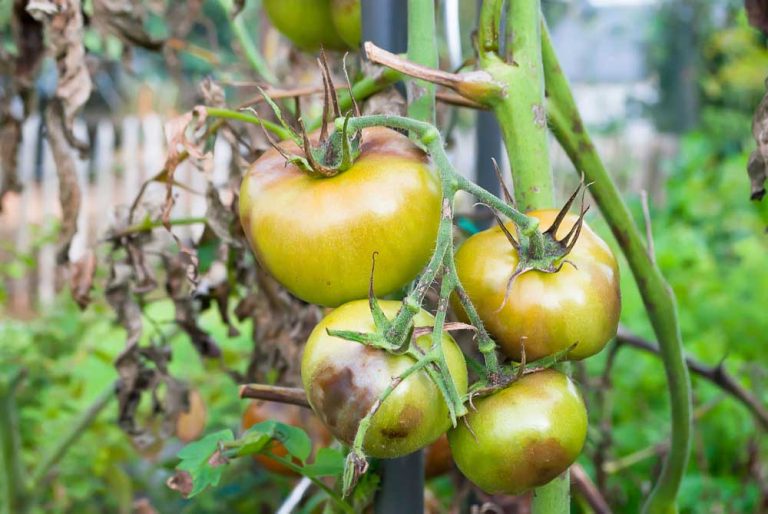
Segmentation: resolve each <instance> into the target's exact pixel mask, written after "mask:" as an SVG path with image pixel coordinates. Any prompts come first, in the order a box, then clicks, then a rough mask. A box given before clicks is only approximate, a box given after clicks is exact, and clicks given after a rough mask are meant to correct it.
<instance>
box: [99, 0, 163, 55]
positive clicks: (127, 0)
mask: <svg viewBox="0 0 768 514" xmlns="http://www.w3.org/2000/svg"><path fill="white" fill-rule="evenodd" d="M146 14H147V13H146V10H145V9H144V2H141V1H138V0H93V18H92V22H93V23H94V24H95V25H97V26H100V27H102V28H103V29H104V30H106V31H109V32H111V33H112V34H114V35H116V36H117V37H118V38H120V39H121V40H122V41H123V42H125V43H128V44H129V45H133V46H139V47H142V48H146V49H147V50H155V51H156V50H160V49H161V48H162V47H163V45H164V44H165V41H163V40H158V39H155V38H153V37H152V36H150V35H149V34H147V31H146V30H145V29H144V21H145V19H146Z"/></svg>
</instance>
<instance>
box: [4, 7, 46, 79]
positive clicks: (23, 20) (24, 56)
mask: <svg viewBox="0 0 768 514" xmlns="http://www.w3.org/2000/svg"><path fill="white" fill-rule="evenodd" d="M27 3H28V2H27V0H14V2H13V16H12V18H11V28H12V30H13V36H14V42H15V43H16V50H17V56H16V61H15V69H14V74H13V80H14V81H15V82H16V84H17V85H18V87H19V89H21V90H26V89H30V88H31V87H32V85H33V82H34V78H35V75H36V74H37V68H38V66H39V65H40V62H41V61H42V59H43V54H44V52H45V47H44V41H43V24H42V23H40V22H39V21H38V20H36V19H35V18H33V17H32V16H31V15H30V14H29V13H28V12H27V9H26V7H27Z"/></svg>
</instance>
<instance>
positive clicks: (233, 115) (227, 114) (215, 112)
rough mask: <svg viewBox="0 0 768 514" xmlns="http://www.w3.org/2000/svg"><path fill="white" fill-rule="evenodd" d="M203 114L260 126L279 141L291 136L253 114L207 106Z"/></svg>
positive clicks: (281, 128)
mask: <svg viewBox="0 0 768 514" xmlns="http://www.w3.org/2000/svg"><path fill="white" fill-rule="evenodd" d="M205 112H206V113H207V115H208V116H210V117H212V118H221V119H225V120H232V121H242V122H243V123H250V124H252V125H261V126H262V127H264V128H265V129H266V130H268V131H270V132H272V133H273V134H274V135H276V136H277V137H278V138H280V139H289V138H290V137H291V134H290V133H289V132H288V131H287V130H286V129H285V128H283V127H281V126H280V125H278V124H276V123H272V122H271V121H267V120H262V119H261V118H259V117H257V116H254V115H253V114H248V113H247V112H241V111H233V110H231V109H224V108H221V107H208V106H206V107H205Z"/></svg>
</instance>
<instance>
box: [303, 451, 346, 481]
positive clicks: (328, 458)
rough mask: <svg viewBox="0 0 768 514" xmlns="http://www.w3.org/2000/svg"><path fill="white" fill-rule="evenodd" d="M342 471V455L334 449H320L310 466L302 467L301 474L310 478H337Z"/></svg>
mask: <svg viewBox="0 0 768 514" xmlns="http://www.w3.org/2000/svg"><path fill="white" fill-rule="evenodd" d="M343 471H344V454H343V453H341V451H339V450H336V449H334V448H320V449H319V450H318V451H317V455H315V461H314V462H313V463H312V464H307V465H306V466H304V469H303V474H304V475H306V476H308V477H310V478H316V477H330V476H338V475H341V473H342V472H343Z"/></svg>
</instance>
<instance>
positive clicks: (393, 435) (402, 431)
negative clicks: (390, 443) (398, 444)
mask: <svg viewBox="0 0 768 514" xmlns="http://www.w3.org/2000/svg"><path fill="white" fill-rule="evenodd" d="M422 418H423V414H422V412H421V411H420V410H419V409H417V408H416V407H414V406H413V405H406V406H405V407H404V408H403V410H401V411H400V416H399V417H398V419H397V423H396V424H395V425H394V426H388V427H383V428H382V429H381V435H383V436H384V437H386V438H388V439H405V438H406V437H408V436H409V435H410V434H411V433H412V432H413V431H414V430H415V429H417V428H418V426H419V424H420V423H421V420H422Z"/></svg>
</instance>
